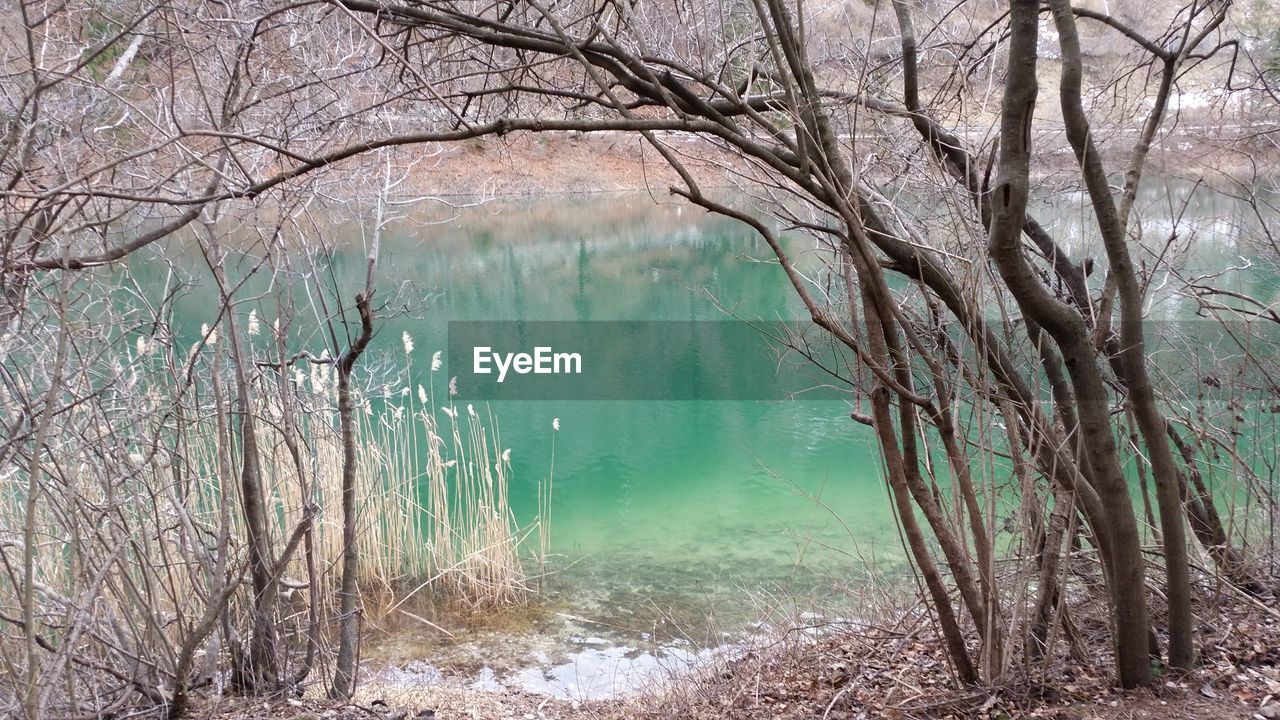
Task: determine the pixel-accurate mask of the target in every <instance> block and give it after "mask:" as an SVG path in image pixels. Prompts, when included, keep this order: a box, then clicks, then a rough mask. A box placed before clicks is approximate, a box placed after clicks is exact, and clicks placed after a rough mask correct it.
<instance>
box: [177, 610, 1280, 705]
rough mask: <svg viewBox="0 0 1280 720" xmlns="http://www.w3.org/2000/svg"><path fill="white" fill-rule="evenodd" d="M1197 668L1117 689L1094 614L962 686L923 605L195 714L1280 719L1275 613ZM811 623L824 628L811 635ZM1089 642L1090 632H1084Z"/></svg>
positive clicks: (1227, 625) (1233, 636)
mask: <svg viewBox="0 0 1280 720" xmlns="http://www.w3.org/2000/svg"><path fill="white" fill-rule="evenodd" d="M1207 616H1208V617H1210V618H1211V621H1209V622H1206V623H1205V624H1204V625H1203V626H1202V628H1201V638H1202V640H1201V665H1200V667H1199V668H1197V669H1196V670H1195V671H1194V672H1192V673H1191V674H1189V675H1187V676H1184V677H1177V678H1175V677H1172V676H1169V675H1165V676H1163V677H1161V678H1159V681H1158V684H1157V686H1156V687H1155V688H1153V689H1150V690H1139V691H1133V692H1122V691H1119V690H1117V689H1115V688H1114V687H1112V685H1111V682H1110V674H1109V668H1108V666H1107V658H1106V654H1107V651H1106V649H1105V647H1100V646H1099V645H1098V641H1099V640H1100V639H1101V638H1103V637H1105V635H1104V634H1103V633H1101V632H1098V630H1099V628H1098V623H1099V622H1102V621H1103V619H1101V618H1087V617H1085V618H1077V619H1076V620H1075V622H1076V623H1077V624H1078V627H1079V628H1080V630H1079V631H1080V633H1081V634H1082V635H1083V636H1084V640H1083V641H1082V645H1081V652H1082V653H1084V655H1085V656H1087V657H1088V658H1089V660H1088V661H1087V662H1082V661H1080V660H1078V659H1077V660H1063V659H1062V658H1060V657H1059V659H1058V661H1057V662H1056V664H1055V666H1054V667H1053V668H1051V669H1050V670H1049V671H1048V672H1040V671H1038V670H1033V671H1031V672H1025V671H1019V670H1014V671H1012V672H1011V673H1010V674H1011V675H1012V676H1014V679H1011V680H1008V681H1005V682H1002V683H999V684H995V685H992V686H986V687H974V688H961V687H957V686H956V685H955V684H954V683H953V682H952V679H951V673H950V669H949V667H948V665H947V662H946V659H945V657H944V656H943V654H942V653H941V652H940V647H941V643H940V642H938V641H937V638H936V637H934V633H933V629H932V625H931V624H930V622H929V620H928V618H927V617H926V616H925V615H924V614H923V613H922V612H921V611H920V610H919V609H918V608H917V609H914V610H910V611H905V612H902V613H901V614H900V615H899V616H898V617H896V618H894V619H892V620H888V621H885V622H884V623H881V624H878V625H875V626H862V627H858V628H856V629H855V628H850V627H848V626H845V627H842V628H833V627H827V628H807V629H805V630H804V631H796V632H791V633H786V634H784V635H782V636H778V637H775V638H774V639H773V641H772V642H771V643H770V644H769V645H767V646H762V647H760V648H758V649H756V650H752V651H750V652H748V653H747V654H746V655H745V656H743V657H740V658H738V659H736V660H733V661H730V662H726V663H722V664H719V665H716V666H714V667H704V668H700V669H698V670H696V671H694V672H693V673H691V674H689V675H685V676H683V677H681V678H676V679H674V680H673V681H671V682H669V683H667V684H666V686H665V689H654V690H652V691H650V692H648V693H645V694H642V695H640V696H637V697H632V698H627V699H622V700H614V701H608V702H590V703H576V702H568V701H564V700H556V699H551V698H548V697H545V696H540V695H533V694H529V693H522V692H489V691H481V690H474V689H470V688H466V687H463V686H460V685H456V684H450V682H449V681H448V680H446V681H444V682H442V683H440V684H435V685H424V686H422V687H414V688H405V687H386V686H378V685H376V684H370V683H366V684H365V685H364V686H363V687H362V688H361V689H360V691H359V693H358V695H357V697H356V700H355V703H354V704H350V705H347V704H336V703H332V702H329V701H325V700H283V699H280V700H272V701H263V700H261V699H258V700H246V699H220V700H217V701H210V700H206V701H204V702H203V703H201V704H199V705H198V706H197V707H196V710H195V712H194V717H195V718H197V720H240V719H242V718H244V719H247V718H270V719H272V720H415V718H416V719H417V720H428V718H440V719H441V720H450V719H455V718H456V719H458V720H496V719H498V718H518V719H527V720H542V719H547V720H588V719H590V720H624V719H625V720H631V719H636V720H668V719H672V720H674V719H675V718H681V719H685V718H687V719H689V720H710V719H712V718H738V719H741V720H762V719H764V718H778V719H780V720H801V719H809V718H823V719H824V720H825V719H827V718H830V719H832V720H854V719H859V718H903V719H908V718H910V719H914V718H919V719H922V720H923V719H924V718H991V719H993V720H994V719H996V718H1050V719H1057V720H1094V719H1097V720H1121V719H1139V718H1149V719H1151V720H1165V719H1167V718H1188V719H1193V718H1194V719H1201V720H1209V719H1217V718H1241V719H1245V718H1258V717H1261V718H1264V719H1265V720H1280V613H1277V612H1276V610H1275V609H1274V608H1272V607H1264V606H1262V605H1260V604H1258V603H1254V602H1246V601H1243V600H1233V601H1231V602H1230V603H1226V604H1224V605H1223V606H1221V607H1218V608H1216V609H1214V610H1211V611H1207ZM815 630H816V631H818V634H816V635H815V634H814V632H815ZM1089 638H1094V639H1093V640H1090V639H1089Z"/></svg>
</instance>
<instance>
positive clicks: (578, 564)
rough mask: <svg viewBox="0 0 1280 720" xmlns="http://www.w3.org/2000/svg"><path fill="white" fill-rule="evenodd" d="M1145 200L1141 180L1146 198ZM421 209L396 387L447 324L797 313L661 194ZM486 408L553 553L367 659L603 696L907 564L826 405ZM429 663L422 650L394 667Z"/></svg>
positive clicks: (872, 466)
mask: <svg viewBox="0 0 1280 720" xmlns="http://www.w3.org/2000/svg"><path fill="white" fill-rule="evenodd" d="M1160 198H1161V194H1160V191H1159V190H1158V189H1157V190H1154V191H1153V192H1152V193H1151V194H1149V196H1148V197H1147V205H1148V207H1150V206H1152V205H1153V204H1158V203H1159V202H1160ZM1073 208H1074V205H1073V203H1072V201H1071V200H1070V199H1066V200H1061V201H1060V202H1059V203H1058V204H1057V205H1054V206H1052V207H1050V208H1049V209H1048V211H1047V213H1046V214H1047V215H1048V216H1050V217H1053V218H1055V221H1056V222H1058V223H1060V224H1061V225H1062V228H1060V230H1062V235H1063V236H1064V237H1066V238H1067V241H1068V242H1077V243H1078V242H1083V241H1081V240H1080V239H1079V235H1080V234H1079V233H1078V232H1075V231H1073V230H1072V229H1071V228H1073V227H1075V226H1077V225H1078V220H1079V218H1077V217H1073V216H1074V215H1078V211H1076V210H1074V209H1073ZM427 215H428V216H429V219H433V220H437V221H439V220H444V221H443V222H434V223H431V224H427V223H424V222H412V223H411V222H400V223H396V224H394V225H393V226H392V227H391V229H390V231H389V232H388V234H387V235H385V236H384V239H383V245H382V255H381V268H380V278H381V284H382V286H383V287H387V288H392V287H398V288H401V292H403V293H404V296H405V297H408V298H411V299H413V300H415V301H425V302H426V309H425V311H424V312H421V313H415V316H414V317H400V318H397V319H394V320H390V321H387V322H384V323H382V324H381V326H380V327H379V333H378V335H377V337H376V339H375V342H374V345H373V348H372V351H373V352H380V353H383V354H384V355H385V356H386V357H389V358H390V357H395V356H396V353H399V352H401V350H400V338H401V333H402V331H408V332H410V333H411V334H412V335H413V338H414V341H415V346H416V349H415V355H414V357H413V359H412V368H414V369H415V371H414V372H413V375H414V377H413V378H411V379H410V385H411V386H413V385H415V384H417V383H419V382H422V383H428V382H430V381H431V380H432V379H433V378H434V379H435V380H436V382H437V383H439V382H440V379H441V378H443V377H447V376H448V369H447V368H446V369H445V372H444V373H437V374H435V375H432V374H431V373H429V372H427V369H428V368H429V366H430V359H431V355H432V354H433V353H434V352H435V351H437V350H440V351H445V350H447V348H446V346H445V344H446V324H447V322H448V321H449V320H719V319H724V318H725V317H726V315H725V313H726V309H727V310H729V311H732V312H733V313H734V314H735V315H737V316H739V317H743V318H758V319H790V318H797V317H801V313H800V312H799V311H800V307H799V303H798V301H797V300H796V299H795V298H794V296H793V294H792V292H791V290H790V288H789V286H788V285H787V283H786V279H785V277H784V276H783V274H782V272H781V271H780V270H779V268H778V267H777V266H776V265H774V264H772V263H770V262H763V261H766V260H768V259H769V257H770V253H769V250H768V247H767V246H765V245H763V243H761V242H759V241H758V240H757V238H756V237H755V236H754V235H753V233H751V232H750V231H748V230H747V229H745V228H743V227H742V226H739V225H737V224H735V223H730V222H727V221H724V220H721V219H717V218H714V217H710V216H708V215H706V214H705V213H703V212H701V211H699V210H696V209H692V208H689V207H680V206H674V205H664V206H658V205H655V204H654V203H653V201H652V199H651V198H650V197H649V196H648V195H636V196H622V197H615V196H597V197H576V198H553V199H546V198H543V199H535V200H528V201H502V202H498V203H493V204H488V205H485V206H482V207H475V208H469V209H463V210H459V211H457V212H456V214H453V216H452V217H449V216H448V214H445V215H441V213H440V212H439V211H437V210H432V211H430V212H428V213H427ZM415 217H416V216H415ZM1164 217H1170V216H1169V215H1168V214H1165V215H1164ZM1160 218H1161V214H1160V212H1159V210H1158V208H1157V210H1156V211H1155V213H1154V218H1153V221H1152V224H1150V225H1149V226H1148V231H1149V232H1160V231H1161V230H1160V226H1159V223H1160V222H1163V221H1162V220H1161V219H1160ZM418 219H422V218H418ZM1247 220H1248V219H1247V217H1246V216H1245V214H1244V212H1243V211H1242V210H1240V209H1239V208H1235V207H1234V206H1229V205H1227V206H1224V205H1219V204H1214V203H1211V202H1207V201H1206V202H1200V203H1198V204H1193V205H1192V207H1191V208H1190V210H1189V211H1188V212H1187V213H1186V214H1185V215H1184V217H1183V220H1182V222H1183V223H1184V226H1183V228H1184V233H1186V232H1188V231H1190V232H1192V233H1193V234H1196V235H1197V236H1198V239H1196V240H1195V242H1196V243H1197V244H1198V245H1197V247H1198V248H1199V249H1196V250H1195V251H1194V252H1192V253H1191V255H1190V257H1191V260H1190V262H1191V263H1192V264H1193V265H1195V264H1202V265H1204V266H1205V267H1212V266H1213V265H1214V264H1215V263H1222V262H1223V258H1224V257H1225V256H1231V255H1234V256H1240V255H1241V254H1242V253H1244V252H1246V250H1244V249H1241V248H1237V247H1235V246H1234V245H1233V243H1234V242H1235V241H1234V229H1233V228H1234V227H1235V225H1236V223H1237V222H1247ZM1186 223H1190V224H1189V225H1187V224H1186ZM1165 224H1166V225H1171V224H1172V223H1171V222H1166V223H1165ZM1153 228H1154V230H1153ZM1188 228H1190V230H1188ZM335 232H336V234H337V236H338V239H339V241H340V243H339V244H340V246H341V249H340V250H338V251H337V252H335V253H333V254H332V257H331V261H332V267H333V269H334V271H335V273H336V274H337V276H338V277H339V278H357V277H359V276H360V274H361V273H362V272H363V250H362V243H363V240H362V238H363V234H362V233H361V231H360V228H359V227H353V226H350V225H339V226H337V228H336V230H335ZM793 244H794V245H795V247H796V249H797V250H798V251H799V252H800V253H801V254H803V251H804V249H805V248H806V247H807V245H806V243H805V241H803V240H801V239H798V238H797V239H795V240H793ZM1200 245H1203V247H1202V248H1201V247H1199V246H1200ZM136 272H145V270H144V269H142V268H137V269H136ZM1254 282H1256V283H1258V286H1257V287H1252V288H1248V289H1250V290H1252V291H1254V292H1260V293H1261V294H1262V295H1263V296H1266V297H1270V296H1271V295H1274V294H1275V288H1276V283H1275V278H1274V277H1268V276H1266V275H1259V276H1257V277H1255V278H1254ZM1268 293H1269V294H1268ZM388 294H389V293H388ZM183 302H184V303H185V304H184V305H183V306H180V307H179V309H178V314H179V317H187V318H190V319H191V325H192V330H193V331H194V329H195V328H198V327H199V325H200V322H202V321H203V322H208V321H210V320H211V318H201V317H200V314H201V313H202V312H207V311H208V310H207V309H208V308H209V307H210V305H209V304H208V298H203V299H202V298H201V297H200V295H199V294H196V295H193V296H192V297H190V298H187V299H185V300H184V301H183ZM1171 302H1173V303H1174V304H1175V305H1176V301H1171ZM445 354H446V355H447V352H446V353H445ZM725 372H732V368H725ZM437 391H443V387H439V386H438V387H437ZM459 401H460V403H465V402H467V398H465V397H462V398H459ZM490 409H491V410H492V412H493V414H494V416H495V417H496V418H497V419H498V422H499V424H500V427H501V434H502V439H503V445H504V446H509V447H511V449H512V464H513V468H514V475H513V480H512V486H511V496H512V505H513V508H514V511H515V513H516V515H517V517H518V518H519V519H520V520H521V521H522V522H527V521H528V520H529V519H531V518H532V517H534V515H535V511H536V505H537V487H538V484H539V482H540V481H541V480H543V479H544V478H545V477H546V476H547V474H548V472H549V469H550V467H551V453H552V446H553V442H554V452H555V464H554V472H555V474H554V481H555V491H554V501H553V506H552V507H553V509H552V524H551V527H552V534H551V542H552V551H553V552H554V553H555V554H556V559H555V566H554V572H553V574H552V575H551V576H549V577H548V578H546V579H545V580H544V583H543V586H544V590H545V598H544V602H543V603H541V605H540V607H539V608H538V609H537V610H536V611H535V612H531V613H529V614H528V615H527V616H521V617H518V618H512V619H509V622H505V623H499V624H497V625H490V626H487V627H474V626H472V627H468V626H467V625H465V624H463V623H461V622H459V621H457V620H456V619H453V618H447V617H440V616H437V617H436V618H435V620H436V621H438V622H439V623H441V624H444V625H446V626H447V627H448V629H449V630H450V631H451V632H452V633H453V634H454V637H453V638H452V639H449V638H444V637H442V636H441V635H440V634H439V633H437V632H435V631H434V630H431V629H430V628H428V627H426V626H425V625H422V624H419V623H415V622H414V621H412V620H406V621H404V622H403V623H398V622H397V623H395V624H394V625H393V626H391V627H388V628H387V630H388V632H387V633H385V634H384V636H383V637H381V638H380V639H379V640H378V641H377V642H376V643H375V646H374V648H373V649H372V650H371V651H370V652H369V653H368V655H367V656H369V657H372V658H374V660H375V661H376V662H383V663H385V662H387V661H390V662H391V663H394V664H403V663H407V662H409V661H411V660H420V661H426V662H428V663H434V664H436V665H441V666H446V667H447V668H448V669H453V670H462V671H464V672H468V673H471V674H472V675H473V676H474V677H475V678H476V682H477V683H479V684H482V685H483V684H490V685H491V684H496V683H503V684H511V685H518V686H522V687H526V688H531V689H536V690H542V691H548V692H556V693H560V694H567V695H574V696H580V695H591V694H602V693H608V692H612V691H616V690H619V689H625V688H626V687H629V686H632V685H634V684H635V683H637V682H643V680H644V678H645V677H647V676H649V675H651V674H652V673H654V672H655V671H657V670H660V669H663V668H670V667H673V666H679V665H681V664H683V663H685V662H688V661H689V660H691V659H693V658H695V657H696V656H697V654H698V653H699V652H706V651H708V649H713V648H716V647H717V646H720V645H722V644H725V643H727V642H730V641H732V640H734V639H735V638H738V637H741V633H742V632H743V631H744V629H745V628H747V627H748V623H749V622H750V621H751V620H753V619H756V618H758V617H760V616H762V614H766V613H767V612H769V611H771V610H775V611H776V610H779V609H781V610H787V609H796V608H799V609H805V608H814V607H825V608H830V609H833V611H834V612H837V613H838V612H849V613H856V610H857V609H856V608H854V607H849V601H848V598H849V597H851V596H849V595H845V594H843V589H844V588H845V587H846V586H848V585H849V584H852V585H853V586H855V587H856V586H857V585H858V584H859V583H860V582H862V580H863V579H864V578H865V577H866V575H867V573H868V572H869V570H868V568H875V570H876V571H877V572H880V573H884V574H889V575H893V574H895V573H899V572H901V571H902V570H903V568H904V565H903V554H902V550H901V545H900V543H899V539H898V534H897V531H896V526H895V523H894V521H893V517H892V515H891V514H890V510H889V503H888V501H887V499H886V495H885V492H884V489H883V485H882V481H881V475H880V471H879V460H878V459H877V458H876V456H875V455H874V454H873V452H872V438H871V436H870V434H869V431H868V429H866V428H863V427H862V426H859V425H857V424H855V423H854V422H852V421H851V420H850V419H849V417H848V408H847V407H846V406H844V405H843V404H841V403H838V402H831V401H825V402H746V401H695V402H657V401H651V402H637V401H630V402H603V401H559V402H553V401H536V402H535V401H523V402H510V401H509V402H505V403H502V402H495V403H492V404H490ZM553 418H559V421H560V427H561V429H560V430H559V432H554V431H553V429H552V419H553ZM553 436H554V437H553ZM450 622H453V623H454V624H453V625H449V623H450ZM534 668H537V669H534ZM431 676H433V671H432V670H431V669H430V668H428V667H427V666H426V665H423V664H422V663H416V664H411V665H410V667H409V670H408V671H406V672H403V673H401V674H400V675H397V676H396V677H398V678H400V679H402V680H403V681H405V682H418V681H422V680H424V679H429V678H430V677H431ZM392 679H395V678H392Z"/></svg>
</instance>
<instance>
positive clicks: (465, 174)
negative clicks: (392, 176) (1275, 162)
mask: <svg viewBox="0 0 1280 720" xmlns="http://www.w3.org/2000/svg"><path fill="white" fill-rule="evenodd" d="M667 139H668V140H670V141H671V145H670V147H671V148H672V149H673V150H674V151H675V152H676V153H677V154H679V155H680V156H681V158H682V160H683V161H684V162H686V164H687V166H688V168H689V169H690V171H691V172H692V173H693V174H694V176H695V177H696V178H697V180H698V182H699V183H700V184H702V185H703V187H704V188H710V187H724V186H727V185H730V184H740V179H738V178H736V177H735V173H734V172H732V169H733V168H739V169H740V168H741V167H742V165H741V162H740V161H731V160H730V159H729V158H728V156H727V155H725V154H724V153H722V152H720V151H718V150H716V149H715V148H714V147H712V146H711V144H710V143H708V142H707V141H705V140H701V139H697V138H684V139H677V138H675V137H674V136H671V137H668V138H667ZM907 140H908V141H913V140H914V138H911V137H908V138H907ZM1037 142H1038V145H1037V147H1038V148H1039V150H1040V152H1041V154H1042V157H1041V159H1040V161H1039V163H1038V164H1037V166H1036V167H1037V171H1038V172H1040V173H1042V174H1044V173H1049V174H1056V173H1068V174H1070V176H1072V177H1074V176H1075V175H1076V173H1078V170H1077V169H1076V167H1075V161H1074V158H1073V157H1072V155H1071V153H1070V151H1069V148H1067V147H1066V146H1065V145H1064V142H1065V141H1064V140H1063V138H1061V137H1060V136H1057V135H1053V134H1049V135H1046V136H1044V137H1042V138H1039V139H1038V141H1037ZM1131 146H1132V138H1130V137H1128V136H1124V135H1120V136H1117V137H1115V138H1113V139H1112V141H1110V142H1104V143H1103V149H1104V151H1106V152H1108V153H1109V154H1110V155H1112V158H1111V162H1110V164H1111V166H1112V167H1113V169H1115V170H1119V169H1120V168H1122V167H1124V165H1125V164H1126V163H1127V161H1128V152H1129V150H1130V148H1131ZM865 149H866V150H868V151H870V150H874V149H875V143H870V144H869V145H868V146H867V147H866V148H865ZM413 152H415V153H416V164H415V165H414V167H413V168H412V169H411V170H409V171H408V174H409V184H408V185H409V186H406V187H401V188H400V190H401V191H402V192H405V193H408V192H410V191H411V190H412V191H416V192H419V193H422V194H424V195H435V196H468V197H475V196H479V197H510V196H517V197H518V196H532V195H544V194H575V193H598V192H620V191H636V190H648V191H650V192H652V193H654V194H655V196H666V195H667V194H668V192H667V190H668V188H669V187H671V186H672V185H676V186H681V187H683V183H682V182H681V180H680V177H679V176H678V175H677V174H676V173H675V172H674V171H673V170H672V169H671V168H670V167H669V166H668V165H667V163H666V161H665V160H664V159H663V158H662V156H660V155H659V154H658V152H657V151H656V150H654V149H653V148H652V147H651V146H649V145H647V144H646V143H645V142H644V141H643V140H642V139H641V138H640V137H639V136H637V135H628V134H624V133H594V134H582V133H544V134H530V133H523V134H513V135H508V136H503V137H486V138H475V139H472V140H466V141H463V142H458V143H454V144H451V145H446V146H443V147H440V148H434V147H433V148H418V149H417V150H416V151H413ZM1274 154H1275V149H1274V148H1273V147H1272V148H1270V149H1268V147H1267V146H1264V145H1259V144H1256V143H1249V142H1242V141H1239V140H1226V141H1218V140H1215V139H1214V138H1211V137H1207V136H1205V135H1204V134H1203V132H1201V131H1199V130H1196V129H1191V130H1186V131H1183V130H1178V131H1177V132H1175V133H1173V134H1171V135H1169V136H1168V137H1164V138H1162V139H1161V141H1159V142H1157V143H1156V145H1155V147H1154V148H1153V150H1152V153H1151V156H1150V157H1149V165H1148V170H1149V172H1153V173H1157V174H1164V175H1176V176H1178V177H1186V178H1188V179H1201V178H1204V179H1209V180H1213V181H1215V183H1217V184H1221V183H1222V182H1223V179H1224V178H1227V179H1231V178H1236V179H1239V178H1246V179H1247V178H1250V177H1254V176H1255V175H1257V174H1258V173H1263V174H1265V173H1266V172H1267V171H1268V168H1269V167H1271V166H1272V165H1271V164H1270V160H1271V159H1272V158H1271V157H1270V156H1271V155H1274ZM402 157H403V156H402ZM342 168H347V166H342ZM349 170H350V169H349V168H347V170H346V171H343V170H342V169H339V171H338V172H337V173H335V174H333V175H332V176H331V177H330V180H331V181H337V182H338V183H340V184H341V185H342V187H343V188H344V189H345V190H346V191H347V192H350V191H351V189H352V188H351V185H352V180H353V179H356V176H360V175H362V173H359V172H356V173H354V176H353V174H352V173H351V172H350V171H349ZM371 175H378V174H377V173H372V174H371Z"/></svg>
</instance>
